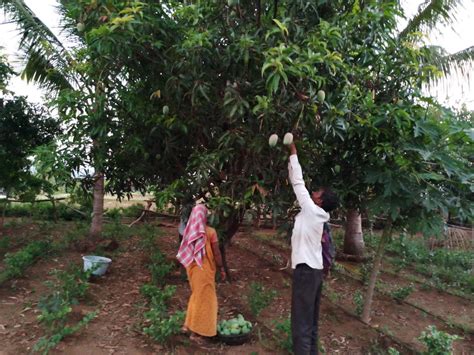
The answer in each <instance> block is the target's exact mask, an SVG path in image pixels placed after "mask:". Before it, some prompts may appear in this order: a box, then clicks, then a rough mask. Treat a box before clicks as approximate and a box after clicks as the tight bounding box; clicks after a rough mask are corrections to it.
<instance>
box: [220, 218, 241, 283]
mask: <svg viewBox="0 0 474 355" xmlns="http://www.w3.org/2000/svg"><path fill="white" fill-rule="evenodd" d="M244 211H245V210H240V209H238V210H234V211H233V212H232V214H231V216H230V218H229V222H228V223H227V228H226V231H225V232H224V233H225V236H224V242H223V243H220V244H219V248H220V251H221V254H222V263H223V264H224V270H225V273H226V276H227V280H228V281H229V282H231V281H232V279H231V277H230V272H229V267H228V266H227V257H226V253H225V248H226V247H227V244H229V243H230V241H231V239H232V237H233V236H234V235H235V233H237V231H238V230H239V227H240V224H241V223H242V218H243V215H244Z"/></svg>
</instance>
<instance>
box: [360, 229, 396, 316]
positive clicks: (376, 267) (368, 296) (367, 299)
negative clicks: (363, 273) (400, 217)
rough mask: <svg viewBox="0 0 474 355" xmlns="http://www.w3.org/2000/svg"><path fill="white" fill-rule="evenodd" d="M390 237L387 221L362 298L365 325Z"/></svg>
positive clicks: (390, 231) (390, 232) (390, 230)
mask: <svg viewBox="0 0 474 355" xmlns="http://www.w3.org/2000/svg"><path fill="white" fill-rule="evenodd" d="M391 235H392V221H391V220H388V221H387V224H386V225H385V228H384V230H383V234H382V237H381V238H380V242H379V245H378V247H377V253H376V255H375V259H374V264H373V266H372V271H371V273H370V279H369V285H368V287H367V292H366V293H365V296H364V310H363V311H362V321H363V322H364V323H366V324H369V322H370V312H371V310H372V298H373V296H374V290H375V283H376V281H377V276H378V274H379V271H380V266H381V264H382V256H383V253H384V251H385V245H386V244H387V242H388V240H389V239H390V237H391Z"/></svg>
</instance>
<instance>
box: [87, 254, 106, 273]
mask: <svg viewBox="0 0 474 355" xmlns="http://www.w3.org/2000/svg"><path fill="white" fill-rule="evenodd" d="M82 260H84V271H87V270H89V269H94V271H92V275H96V276H102V275H104V274H105V272H106V271H107V268H108V267H109V265H110V263H111V262H112V260H111V259H109V258H105V257H103V256H97V255H86V256H83V257H82Z"/></svg>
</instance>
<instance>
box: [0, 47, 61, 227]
mask: <svg viewBox="0 0 474 355" xmlns="http://www.w3.org/2000/svg"><path fill="white" fill-rule="evenodd" d="M13 74H14V72H13V70H12V69H11V67H10V66H9V65H8V63H7V62H6V60H5V58H4V57H1V56H0V88H1V89H2V92H1V93H0V187H2V188H3V190H4V193H5V195H6V197H5V199H4V201H3V202H4V203H3V208H2V210H3V211H2V220H1V224H0V227H2V226H3V221H4V214H5V210H6V206H7V204H8V198H10V197H17V198H20V199H21V200H24V201H33V200H34V199H35V196H36V194H37V193H38V192H39V191H41V189H42V187H43V186H44V183H45V181H44V180H43V179H40V178H38V177H36V176H35V174H34V172H33V171H32V169H31V168H32V165H33V163H32V159H31V158H32V156H33V154H34V150H35V149H37V148H38V147H40V146H42V145H46V144H48V143H50V142H51V141H52V140H53V139H54V137H55V135H56V134H57V133H58V129H59V127H58V122H57V121H56V120H54V119H52V118H51V116H50V114H49V112H48V111H47V110H46V109H45V108H44V107H41V106H39V105H33V104H30V103H28V102H27V101H26V99H25V98H24V97H21V96H16V95H14V93H12V92H9V91H7V90H6V89H5V87H6V84H7V83H8V80H9V78H10V76H11V75H13Z"/></svg>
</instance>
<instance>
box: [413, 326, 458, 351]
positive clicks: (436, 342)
mask: <svg viewBox="0 0 474 355" xmlns="http://www.w3.org/2000/svg"><path fill="white" fill-rule="evenodd" d="M418 339H419V340H420V341H421V342H422V343H424V344H425V345H426V347H427V351H426V352H424V354H427V355H450V354H452V353H453V341H455V340H457V339H460V337H459V336H457V335H451V334H448V333H445V332H443V331H440V330H437V329H436V327H435V326H433V325H430V326H429V327H428V328H427V329H426V330H425V331H423V332H422V333H421V336H420V337H419V338H418Z"/></svg>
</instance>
